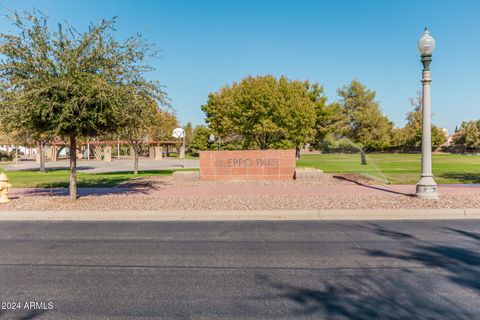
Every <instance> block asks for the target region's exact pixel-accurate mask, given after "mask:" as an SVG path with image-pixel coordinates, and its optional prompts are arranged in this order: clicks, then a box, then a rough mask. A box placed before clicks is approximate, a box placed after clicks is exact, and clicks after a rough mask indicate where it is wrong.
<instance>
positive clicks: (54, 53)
mask: <svg viewBox="0 0 480 320" xmlns="http://www.w3.org/2000/svg"><path fill="white" fill-rule="evenodd" d="M11 20H12V24H13V25H14V26H15V27H16V28H17V30H18V32H17V33H15V34H3V33H2V34H0V57H1V61H0V79H1V81H2V82H1V86H0V90H1V92H0V96H1V98H0V101H1V106H2V107H3V108H6V109H7V112H8V113H10V114H13V116H12V117H10V118H12V119H17V120H18V119H23V120H22V121H23V124H24V125H25V126H26V128H28V130H29V131H31V132H36V133H38V134H43V133H45V132H54V133H55V134H56V135H57V136H60V137H63V138H65V139H66V140H68V142H69V145H70V155H71V156H70V198H71V199H76V198H77V178H76V177H77V176H76V150H77V138H78V137H79V136H95V135H99V134H104V133H109V132H114V131H115V130H117V128H118V122H117V119H116V115H117V114H119V112H118V110H117V109H118V108H121V107H122V106H123V104H122V97H123V95H122V94H119V92H122V90H119V86H123V85H126V84H131V83H137V82H139V81H144V80H143V77H142V74H143V72H145V71H148V70H151V68H150V67H149V66H148V65H145V60H146V59H147V58H148V57H150V56H151V55H150V46H149V45H147V44H146V43H145V42H144V41H143V40H142V38H141V36H140V35H136V36H134V37H131V38H128V39H127V40H125V41H117V40H116V39H115V38H114V36H113V34H112V31H113V26H114V22H115V20H114V19H112V20H101V21H100V22H99V23H98V24H95V25H94V24H92V25H90V26H89V28H88V30H87V31H85V32H82V33H80V32H77V31H76V29H74V28H73V27H71V26H70V25H68V24H66V23H65V24H59V25H58V28H57V30H56V31H55V32H53V31H51V30H50V29H49V27H48V22H47V17H46V16H44V15H43V14H41V13H38V12H34V13H33V14H30V13H25V14H18V13H15V14H13V16H12V17H11Z"/></svg>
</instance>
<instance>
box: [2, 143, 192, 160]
mask: <svg viewBox="0 0 480 320" xmlns="http://www.w3.org/2000/svg"><path fill="white" fill-rule="evenodd" d="M79 145H80V146H79V148H78V149H77V150H76V153H77V159H78V160H87V161H88V160H103V161H112V160H113V159H125V158H133V157H134V152H133V148H132V147H131V146H130V144H129V143H128V142H127V141H120V140H112V141H97V140H87V141H85V142H83V143H81V144H79ZM142 146H143V148H142V152H141V154H140V155H139V156H140V157H147V158H149V159H152V160H161V159H162V158H164V157H169V156H170V154H171V153H173V152H175V153H178V155H179V158H180V159H183V158H185V150H182V149H183V147H182V141H181V140H165V141H149V142H145V143H143V144H142ZM68 149H69V148H68V143H66V142H63V141H54V142H52V143H49V144H47V145H46V146H44V147H43V151H44V152H43V154H44V157H45V160H46V161H50V162H56V161H58V160H62V159H68V158H69V156H70V150H68ZM0 152H2V153H4V154H5V155H6V156H11V158H12V160H14V161H18V160H35V161H36V162H40V154H41V152H40V147H39V146H32V145H27V146H20V145H15V144H12V143H11V142H9V141H0ZM0 160H1V159H0Z"/></svg>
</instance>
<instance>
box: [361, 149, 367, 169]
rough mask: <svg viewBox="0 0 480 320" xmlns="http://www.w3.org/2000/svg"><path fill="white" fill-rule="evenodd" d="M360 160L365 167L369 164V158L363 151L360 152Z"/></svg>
mask: <svg viewBox="0 0 480 320" xmlns="http://www.w3.org/2000/svg"><path fill="white" fill-rule="evenodd" d="M360 160H361V164H362V165H363V166H364V165H366V164H367V158H366V157H365V152H363V150H362V151H360Z"/></svg>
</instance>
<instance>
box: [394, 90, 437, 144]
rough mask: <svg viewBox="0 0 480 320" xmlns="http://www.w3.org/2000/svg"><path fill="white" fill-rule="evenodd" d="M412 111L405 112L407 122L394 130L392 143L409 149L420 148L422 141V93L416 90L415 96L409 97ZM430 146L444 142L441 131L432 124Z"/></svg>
mask: <svg viewBox="0 0 480 320" xmlns="http://www.w3.org/2000/svg"><path fill="white" fill-rule="evenodd" d="M410 106H411V107H412V108H413V110H412V111H410V112H408V113H407V116H406V120H407V123H406V124H405V126H404V127H403V128H401V129H397V130H395V137H394V143H393V144H394V145H395V146H396V147H403V148H409V149H417V148H420V146H421V143H422V94H421V92H419V91H418V92H417V94H416V96H415V98H410ZM431 130H432V135H431V137H432V147H434V148H436V147H439V146H441V145H442V144H444V143H445V141H446V137H445V134H444V133H443V131H442V130H441V129H440V128H439V127H437V126H435V125H432V129H431Z"/></svg>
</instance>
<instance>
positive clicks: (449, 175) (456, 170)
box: [0, 154, 480, 188]
mask: <svg viewBox="0 0 480 320" xmlns="http://www.w3.org/2000/svg"><path fill="white" fill-rule="evenodd" d="M420 160H421V156H420V155H419V154H370V155H367V162H368V164H367V165H361V164H360V155H359V154H314V155H303V156H302V157H301V159H300V160H299V161H298V162H297V166H298V167H313V168H319V169H322V170H323V171H324V172H328V173H359V174H363V175H366V176H370V177H373V178H376V179H378V180H381V181H384V182H388V183H392V184H415V183H416V182H417V180H418V178H419V175H420ZM2 164H4V163H2ZM187 170H188V169H187ZM193 170H196V169H193ZM2 171H5V170H3V169H1V168H0V172H2ZM172 173H173V170H150V171H140V173H139V174H138V175H136V176H135V175H133V174H132V173H131V172H115V173H96V174H93V173H83V172H79V173H78V186H79V187H114V186H118V185H119V184H121V183H124V182H127V181H129V180H131V179H135V178H141V177H147V176H167V175H171V174H172ZM433 173H434V175H435V180H436V181H437V183H477V184H479V183H480V156H472V155H452V154H434V155H433ZM6 174H7V175H8V177H9V178H10V183H12V184H13V186H14V187H15V188H24V187H44V188H50V187H68V182H69V171H68V170H50V171H47V172H46V173H40V172H38V171H8V172H6Z"/></svg>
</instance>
